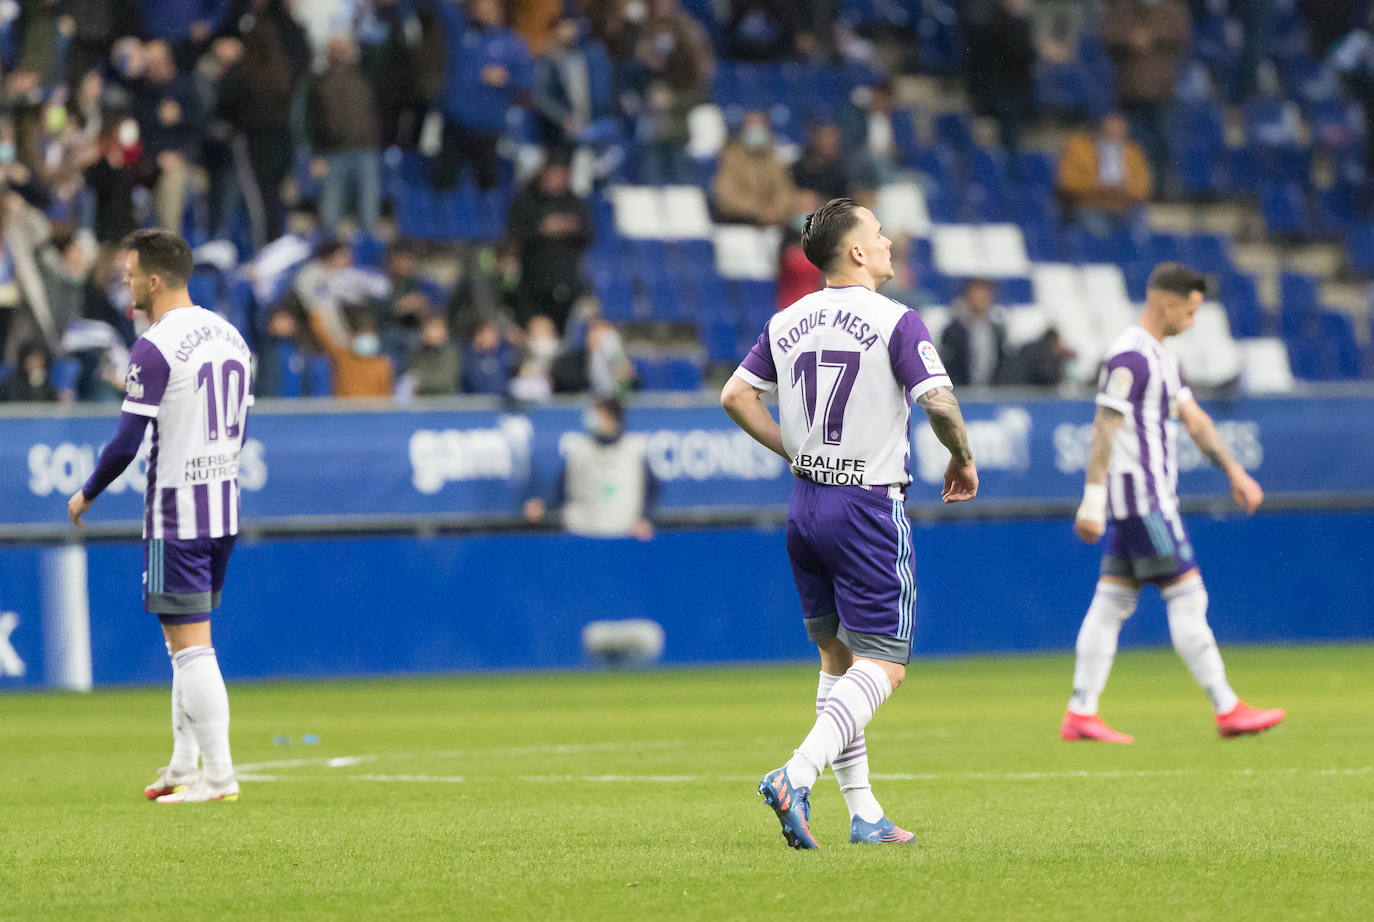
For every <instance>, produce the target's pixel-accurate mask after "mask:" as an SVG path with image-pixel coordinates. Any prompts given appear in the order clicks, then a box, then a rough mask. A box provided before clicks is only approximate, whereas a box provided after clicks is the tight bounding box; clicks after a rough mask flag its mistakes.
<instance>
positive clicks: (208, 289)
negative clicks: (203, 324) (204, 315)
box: [186, 269, 224, 313]
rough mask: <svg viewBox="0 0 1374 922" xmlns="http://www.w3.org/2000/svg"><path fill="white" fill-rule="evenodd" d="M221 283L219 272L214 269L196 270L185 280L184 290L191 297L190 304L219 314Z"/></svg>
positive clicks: (222, 285)
mask: <svg viewBox="0 0 1374 922" xmlns="http://www.w3.org/2000/svg"><path fill="white" fill-rule="evenodd" d="M223 282H224V280H223V278H222V277H221V276H220V274H219V272H218V271H216V270H214V269H196V270H195V271H194V272H192V273H191V277H190V278H189V279H187V280H186V290H187V292H188V293H189V294H190V295H191V303H193V304H198V305H200V306H201V307H203V308H205V309H206V310H209V311H215V312H216V313H219V312H220V302H221V297H220V295H221V291H222V290H223V287H224V284H223Z"/></svg>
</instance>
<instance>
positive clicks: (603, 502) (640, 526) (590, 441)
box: [525, 397, 659, 541]
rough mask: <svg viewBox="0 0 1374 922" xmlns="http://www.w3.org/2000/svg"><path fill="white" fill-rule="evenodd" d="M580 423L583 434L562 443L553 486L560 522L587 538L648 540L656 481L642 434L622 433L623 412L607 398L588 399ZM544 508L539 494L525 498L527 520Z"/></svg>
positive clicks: (535, 519) (540, 518)
mask: <svg viewBox="0 0 1374 922" xmlns="http://www.w3.org/2000/svg"><path fill="white" fill-rule="evenodd" d="M586 428H587V433H586V435H585V436H582V437H578V438H570V439H568V440H567V441H566V442H565V443H564V444H565V446H566V450H565V452H564V455H563V470H562V471H561V472H560V473H559V475H558V479H557V481H556V483H555V485H554V498H553V503H552V505H553V508H555V509H561V510H562V512H563V527H564V528H566V529H567V530H568V531H569V532H571V533H572V534H575V535H583V536H586V537H592V538H629V537H633V538H638V539H639V540H640V541H648V540H649V539H650V538H652V537H653V536H654V526H653V523H652V521H651V517H652V516H653V512H654V508H655V506H656V504H657V500H658V489H659V484H658V478H657V477H655V476H654V473H653V471H652V470H651V469H650V467H649V463H648V453H647V451H646V446H645V442H644V438H643V436H638V435H626V434H625V411H624V409H623V408H622V407H621V405H620V401H618V400H616V399H615V398H613V397H602V398H598V399H597V400H596V401H594V402H593V403H592V405H591V406H590V407H589V408H588V409H587V413H586ZM548 510H549V504H548V503H547V502H546V501H545V500H544V498H543V497H533V498H531V499H529V500H527V501H526V502H525V517H526V519H528V520H529V521H530V522H533V523H536V524H537V523H540V522H542V521H544V519H545V517H546V516H547V515H548Z"/></svg>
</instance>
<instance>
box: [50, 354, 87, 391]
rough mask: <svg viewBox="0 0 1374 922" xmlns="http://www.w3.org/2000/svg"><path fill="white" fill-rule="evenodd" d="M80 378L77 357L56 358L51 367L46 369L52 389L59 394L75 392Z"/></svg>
mask: <svg viewBox="0 0 1374 922" xmlns="http://www.w3.org/2000/svg"><path fill="white" fill-rule="evenodd" d="M80 378H81V361H80V360H79V359H58V360H57V361H55V362H53V363H52V368H51V369H49V371H48V379H49V380H50V381H51V382H52V386H53V389H54V390H56V391H57V392H58V393H59V394H60V393H63V392H75V391H76V385H77V382H78V380H80Z"/></svg>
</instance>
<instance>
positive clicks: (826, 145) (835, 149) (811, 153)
mask: <svg viewBox="0 0 1374 922" xmlns="http://www.w3.org/2000/svg"><path fill="white" fill-rule="evenodd" d="M840 140H841V139H840V129H839V127H838V126H836V125H834V124H832V123H830V122H822V123H820V124H818V125H813V126H812V127H811V135H810V137H809V138H807V141H806V149H805V150H803V151H802V155H801V158H800V159H799V160H797V162H796V163H794V164H792V182H793V184H794V185H796V187H797V188H798V189H807V190H809V191H811V192H814V193H816V196H817V198H819V199H820V202H821V204H824V203H825V202H828V201H830V200H831V199H833V198H843V197H845V196H846V195H848V194H849V187H850V185H851V182H850V175H849V164H848V163H847V162H846V161H845V158H844V154H843V153H842V152H841V149H840Z"/></svg>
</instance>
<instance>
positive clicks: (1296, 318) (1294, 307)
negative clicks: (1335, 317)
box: [1279, 272, 1321, 337]
mask: <svg viewBox="0 0 1374 922" xmlns="http://www.w3.org/2000/svg"><path fill="white" fill-rule="evenodd" d="M1320 312H1321V292H1320V288H1319V284H1318V281H1317V277H1316V276H1314V275H1308V274H1306V273H1302V272H1284V273H1281V274H1280V275H1279V330H1280V332H1281V333H1282V334H1283V335H1284V336H1285V337H1289V336H1301V335H1303V333H1304V324H1305V323H1306V322H1307V321H1308V319H1309V318H1311V317H1314V316H1316V315H1317V314H1319V313H1320Z"/></svg>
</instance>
